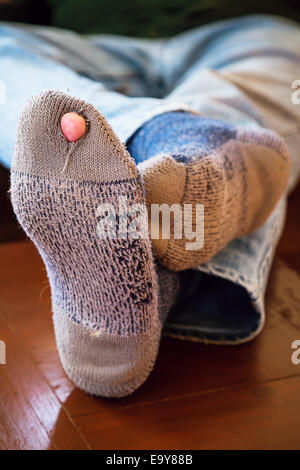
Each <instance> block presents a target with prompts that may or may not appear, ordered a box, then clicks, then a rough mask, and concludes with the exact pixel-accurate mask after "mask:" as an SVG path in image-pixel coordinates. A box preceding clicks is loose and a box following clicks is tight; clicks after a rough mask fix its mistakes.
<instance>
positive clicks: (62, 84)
mask: <svg viewBox="0 0 300 470" xmlns="http://www.w3.org/2000/svg"><path fill="white" fill-rule="evenodd" d="M299 33H300V31H299V29H298V27H297V25H295V24H294V23H292V22H288V21H286V20H284V19H281V18H276V17H269V16H250V17H245V18H239V19H234V20H230V21H222V22H218V23H214V24H210V25H207V26H203V27H200V28H196V29H194V30H192V31H189V32H187V33H184V34H181V35H179V36H176V37H174V38H170V39H159V40H148V39H133V38H127V37H117V36H110V35H100V36H88V37H83V36H79V35H77V34H75V33H72V32H69V31H64V30H59V29H55V28H47V27H35V26H28V25H20V24H7V23H0V119H1V124H2V125H1V127H0V161H1V162H2V163H3V164H4V165H6V166H7V167H9V166H10V163H11V160H12V155H13V147H14V141H15V132H16V124H17V119H18V116H19V113H20V111H21V110H22V108H23V107H24V105H25V103H26V101H27V100H28V99H29V98H30V97H31V96H32V95H36V94H38V93H40V92H41V91H43V90H48V89H51V90H60V91H63V92H65V93H67V94H69V95H73V96H76V97H79V98H81V99H84V100H86V101H88V102H90V103H92V104H93V105H94V106H95V107H96V108H97V109H98V110H99V111H100V112H101V113H102V114H104V115H105V117H106V118H107V119H108V121H109V122H110V124H111V126H112V128H113V129H114V131H115V132H116V133H117V135H118V136H119V137H120V138H121V140H122V141H123V142H124V143H126V142H127V141H128V139H129V138H130V137H131V136H132V135H133V133H134V132H135V131H136V130H137V129H138V128H139V127H140V126H142V124H143V123H145V122H146V121H148V120H149V119H151V118H152V117H154V116H155V115H157V114H161V113H163V112H166V111H171V110H191V111H196V112H197V113H200V114H201V115H203V116H205V117H210V118H219V119H223V120H225V121H227V122H230V123H234V124H239V125H245V126H254V127H255V126H264V127H270V128H272V129H273V130H275V131H277V132H278V133H279V134H280V135H281V136H283V137H284V138H285V140H286V142H287V145H288V147H289V149H290V153H291V157H292V171H291V176H290V181H289V186H288V190H287V192H286V194H285V195H284V196H283V197H282V199H281V201H280V202H279V203H278V205H277V207H276V208H275V210H274V211H273V213H272V214H271V216H270V217H269V219H268V221H267V222H266V223H265V224H264V226H263V227H261V228H260V229H259V230H258V231H257V232H256V233H254V234H252V235H251V236H247V237H244V238H242V239H238V240H234V241H233V242H231V243H230V244H229V245H227V247H226V248H224V249H223V250H222V251H221V252H220V253H219V254H217V255H216V256H215V257H214V258H213V259H212V260H211V261H209V262H208V263H206V264H204V265H201V266H199V268H198V270H190V271H188V272H184V273H183V274H182V282H183V284H186V286H188V287H189V295H186V296H185V298H182V299H181V301H180V299H179V301H178V303H177V305H176V307H175V308H174V309H173V311H172V312H171V313H170V315H169V318H168V321H167V323H166V325H165V333H166V334H169V335H172V336H177V337H185V338H192V339H194V340H195V339H197V340H199V341H206V342H218V343H241V342H244V341H247V340H249V339H251V338H253V337H255V336H256V335H257V334H258V333H259V332H260V331H261V329H262V327H263V325H264V321H265V313H264V293H265V288H266V283H267V279H268V274H269V270H270V267H271V262H272V259H273V255H274V250H275V247H276V244H277V242H278V239H279V236H280V234H281V231H282V228H283V224H284V218H285V209H286V199H287V194H288V191H290V190H291V189H292V188H293V187H294V186H295V184H296V183H297V181H298V178H299V173H300V155H299V153H298V148H299V146H300V132H299V127H300V104H299V105H297V96H296V93H297V90H296V89H293V88H292V83H293V82H294V81H295V80H297V79H298V80H300V34H299ZM299 84H300V83H299ZM293 93H294V95H293ZM293 96H294V97H295V99H294V100H292V97H293ZM299 101H300V99H299Z"/></svg>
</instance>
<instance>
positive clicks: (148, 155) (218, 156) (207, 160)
mask: <svg viewBox="0 0 300 470" xmlns="http://www.w3.org/2000/svg"><path fill="white" fill-rule="evenodd" d="M128 150H129V152H130V154H131V156H132V157H133V158H134V159H135V161H136V162H137V163H138V170H139V172H140V174H141V176H142V178H143V181H144V185H145V189H146V200H147V205H148V211H149V214H151V205H152V204H163V203H165V204H168V205H169V206H171V205H172V204H174V203H176V204H180V205H181V206H182V208H183V207H184V205H185V204H192V215H191V216H190V217H191V220H192V222H191V228H192V231H193V232H195V233H197V230H198V231H199V230H202V226H201V227H200V228H199V224H198V225H197V224H196V220H197V219H196V215H197V214H196V210H197V209H196V205H197V204H203V207H204V230H202V232H204V244H203V246H201V243H198V245H197V243H196V244H195V245H194V246H195V248H194V249H191V245H190V240H189V238H190V237H186V236H185V234H184V233H183V237H182V238H181V239H175V238H174V237H172V236H171V237H170V238H169V239H164V238H163V237H162V236H160V237H158V238H157V239H153V238H152V245H153V250H154V253H155V254H156V257H157V259H158V260H159V261H160V263H161V264H163V265H164V266H166V267H167V268H169V269H171V270H175V271H178V270H183V269H188V268H191V267H196V266H198V265H200V264H201V263H205V262H207V261H208V260H210V259H211V258H212V257H213V256H214V255H215V254H216V253H218V252H219V251H220V250H221V249H222V248H223V247H225V245H226V244H227V243H228V242H230V241H231V240H233V239H235V238H239V237H242V236H244V235H247V234H250V233H252V232H254V231H255V230H257V229H258V228H259V227H260V226H261V225H262V224H263V223H264V222H265V221H266V220H267V218H268V217H269V215H270V213H271V212H272V210H273V209H274V207H275V205H276V203H277V202H278V200H279V198H280V196H281V195H282V193H283V191H284V190H285V187H286V183H287V178H288V173H289V156H288V152H287V149H286V146H285V144H284V142H283V140H282V139H281V138H280V137H279V136H278V135H277V134H276V133H274V132H272V131H270V130H266V129H260V128H257V129H246V128H242V127H241V128H238V127H234V126H232V125H229V124H226V123H224V122H222V121H218V120H212V119H205V118H203V117H201V116H198V115H196V114H191V113H187V112H170V113H165V114H161V115H158V116H156V117H154V118H153V119H151V120H150V121H148V122H147V123H146V124H144V125H143V126H142V127H141V128H140V129H139V130H138V131H137V132H136V134H135V135H134V136H133V138H132V139H131V140H130V142H129V144H128ZM202 220H203V218H202ZM149 222H150V223H151V220H150V219H149ZM172 234H174V221H172V220H171V235H172ZM199 239H200V236H199ZM195 241H196V240H195ZM188 243H189V249H187V246H188ZM197 246H199V249H198V248H197ZM200 246H201V247H200Z"/></svg>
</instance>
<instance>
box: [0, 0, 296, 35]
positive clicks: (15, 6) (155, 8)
mask: <svg viewBox="0 0 300 470" xmlns="http://www.w3.org/2000/svg"><path fill="white" fill-rule="evenodd" d="M255 13H268V14H274V15H281V16H286V17H289V18H292V19H294V20H297V21H299V20H300V2H299V0H252V1H250V0H240V1H234V0H232V1H229V0H0V20H5V21H21V22H25V23H33V24H47V25H54V26H58V27H61V28H68V29H73V30H74V31H78V32H79V33H112V34H124V35H131V36H147V37H152V38H155V37H161V36H170V35H173V34H176V33H180V32H182V31H185V30H186V29H188V28H192V27H195V26H198V25H201V24H205V23H208V22H211V21H216V20H220V19H225V18H231V17H234V16H241V15H249V14H255Z"/></svg>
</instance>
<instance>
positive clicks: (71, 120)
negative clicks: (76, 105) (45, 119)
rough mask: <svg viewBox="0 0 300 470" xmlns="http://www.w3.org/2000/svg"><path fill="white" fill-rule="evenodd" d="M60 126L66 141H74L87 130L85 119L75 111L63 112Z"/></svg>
mask: <svg viewBox="0 0 300 470" xmlns="http://www.w3.org/2000/svg"><path fill="white" fill-rule="evenodd" d="M60 127H61V132H62V134H63V135H64V136H65V138H66V139H67V141H68V142H76V141H77V140H79V139H81V137H83V136H84V134H85V133H86V130H87V124H86V120H85V119H84V117H83V116H81V115H80V114H78V113H75V112H70V113H66V114H64V115H63V117H62V118H61V121H60Z"/></svg>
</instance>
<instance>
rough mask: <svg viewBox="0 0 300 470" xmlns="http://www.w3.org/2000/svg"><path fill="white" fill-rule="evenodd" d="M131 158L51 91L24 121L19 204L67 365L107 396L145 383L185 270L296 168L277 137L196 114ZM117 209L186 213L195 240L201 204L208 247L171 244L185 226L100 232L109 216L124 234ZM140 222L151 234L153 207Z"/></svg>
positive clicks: (91, 118)
mask: <svg viewBox="0 0 300 470" xmlns="http://www.w3.org/2000/svg"><path fill="white" fill-rule="evenodd" d="M70 112H71V113H76V114H72V115H71V116H70V115H69V114H68V113H70ZM178 136H179V138H178ZM66 137H67V138H66ZM129 150H130V153H131V155H132V156H134V157H135V160H134V159H133V158H132V157H131V156H130V155H129V153H128V152H127V151H126V149H125V147H124V145H123V144H122V143H121V142H120V141H119V139H118V137H117V136H116V135H115V134H114V132H113V130H112V129H111V128H110V126H109V125H108V123H107V122H106V120H105V118H104V117H103V116H102V115H101V114H100V113H99V112H98V111H97V110H95V109H94V108H93V106H92V105H90V104H87V103H84V102H82V101H81V100H79V99H76V98H71V97H68V96H66V95H64V94H62V93H56V92H47V93H44V94H42V95H39V96H38V97H36V98H34V99H33V100H32V101H31V102H30V103H29V104H28V105H27V106H26V108H25V110H24V111H23V113H22V115H21V118H20V122H19V127H18V133H17V143H16V150H15V156H14V161H13V165H12V174H11V197H12V203H13V207H14V210H15V213H16V215H17V218H18V220H19V222H20V223H21V225H22V227H23V228H24V230H25V231H26V233H27V234H28V236H29V237H30V238H31V239H32V240H33V242H34V243H35V245H36V246H37V248H38V250H39V252H40V254H41V256H42V258H43V260H44V263H45V265H46V269H47V274H48V277H49V282H50V286H51V293H52V307H53V318H54V326H55V334H56V339H57V345H58V350H59V353H60V358H61V361H62V364H63V366H64V368H65V370H66V372H67V374H68V375H69V376H70V378H71V379H72V380H73V381H74V382H75V383H76V384H77V385H78V386H79V387H80V388H82V389H84V390H86V391H87V392H89V393H92V394H96V395H100V396H118V397H121V396H124V395H128V394H130V393H132V392H133V391H134V390H135V389H137V388H138V387H139V386H140V385H141V384H142V383H143V382H144V381H145V380H146V378H147V377H148V375H149V373H150V371H151V370H152V368H153V365H154V362H155V359H156V356H157V352H158V347H159V341H160V336H161V331H162V327H163V322H164V320H165V318H166V316H167V313H168V311H169V309H170V308H171V306H172V305H173V303H174V302H175V301H176V296H177V294H178V290H179V289H180V285H179V284H180V281H179V277H178V274H177V273H176V271H180V270H184V269H188V268H191V267H196V266H197V265H199V264H201V263H203V262H206V261H207V260H209V259H210V258H211V257H212V256H213V255H214V254H215V253H217V252H218V251H220V250H221V249H222V248H223V247H224V246H225V245H226V244H227V243H228V242H229V241H230V240H232V239H233V238H237V237H240V236H242V235H246V234H248V233H251V232H252V231H254V230H256V229H257V228H258V227H259V226H260V225H261V224H262V223H263V222H264V221H265V220H266V218H267V217H268V215H269V214H270V212H271V210H272V209H273V208H274V206H275V204H276V202H277V201H278V199H279V197H280V196H281V194H282V192H283V191H284V188H285V185H286V181H287V177H288V171H289V159H288V155H287V152H286V149H285V146H284V144H283V142H282V141H281V139H280V138H279V137H278V136H277V135H275V134H274V133H272V132H271V131H267V130H260V131H249V130H243V129H236V128H232V127H230V126H227V125H226V124H224V123H222V122H218V121H211V120H204V119H202V118H200V117H198V116H195V115H189V114H187V113H167V114H166V115H161V116H157V117H156V118H154V119H153V120H152V121H150V122H149V123H147V124H146V125H145V126H143V128H142V130H140V131H138V132H137V134H136V135H135V136H134V137H133V139H132V140H131V142H130V144H129ZM136 161H139V162H140V163H139V164H138V165H136ZM120 200H121V201H123V202H124V201H126V204H127V206H128V207H129V208H130V207H131V206H133V205H135V206H137V207H141V206H143V205H144V204H145V205H146V206H147V207H148V214H150V213H151V208H152V207H153V206H152V205H153V204H167V205H168V206H171V205H173V204H177V205H178V206H180V207H183V206H184V205H188V206H190V212H189V217H190V223H191V224H190V225H191V227H192V229H193V231H194V232H195V230H196V229H197V224H196V222H197V213H196V206H197V204H203V205H204V245H203V246H201V247H199V248H196V249H192V250H187V249H186V246H187V243H188V242H190V240H189V239H188V238H187V237H185V236H184V235H183V237H182V238H181V239H176V238H175V237H174V236H172V234H173V235H174V230H175V225H176V217H175V218H174V219H173V222H172V223H171V230H170V233H171V236H170V238H168V239H165V238H163V237H162V236H161V232H160V230H158V232H159V233H160V235H159V236H158V238H156V239H153V240H151V239H149V238H148V237H147V236H143V237H139V236H137V237H130V236H127V237H122V236H118V235H116V234H115V233H114V232H111V233H113V236H108V237H104V236H99V231H98V230H97V227H99V224H100V225H101V223H102V222H103V219H104V218H105V217H106V216H107V211H108V212H109V210H110V208H113V209H114V219H113V220H114V221H115V222H116V225H117V228H119V227H120V225H121V224H122V223H123V222H122V220H121V219H122V215H121V214H120V210H121V208H120V207H121V206H120V204H119V201H120ZM99 207H100V208H102V209H103V208H104V209H105V210H104V212H103V211H102V209H101V210H100V211H99ZM110 215H111V214H110ZM132 219H133V217H131V219H130V216H129V219H128V220H130V223H132V222H133V220H132ZM107 220H110V221H111V220H112V219H111V218H110V219H109V218H107V217H106V221H107ZM149 222H150V223H151V222H152V223H153V221H152V219H151V220H150V221H149ZM138 226H139V231H140V232H139V233H143V234H147V233H148V223H147V218H146V212H144V213H143V211H141V215H140V217H139V218H138ZM141 226H142V227H141ZM110 228H111V227H110ZM114 228H116V227H114ZM152 228H153V227H151V229H152ZM108 231H109V230H108ZM102 235H103V233H102Z"/></svg>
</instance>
